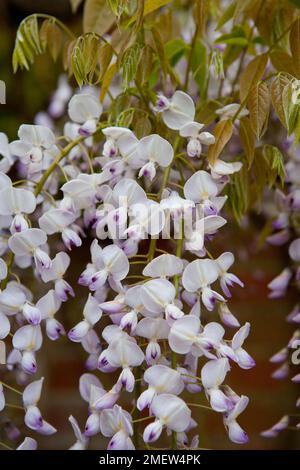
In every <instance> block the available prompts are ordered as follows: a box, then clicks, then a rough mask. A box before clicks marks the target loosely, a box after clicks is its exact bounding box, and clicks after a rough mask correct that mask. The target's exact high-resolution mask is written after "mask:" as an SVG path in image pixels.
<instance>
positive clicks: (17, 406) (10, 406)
mask: <svg viewBox="0 0 300 470" xmlns="http://www.w3.org/2000/svg"><path fill="white" fill-rule="evenodd" d="M5 407H6V408H14V409H16V410H22V411H24V410H25V408H24V407H23V406H20V405H13V404H12V403H5Z"/></svg>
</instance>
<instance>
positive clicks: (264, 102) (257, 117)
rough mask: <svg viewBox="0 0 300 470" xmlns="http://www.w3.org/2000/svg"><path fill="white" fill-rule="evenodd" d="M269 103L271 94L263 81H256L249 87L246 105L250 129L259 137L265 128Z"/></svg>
mask: <svg viewBox="0 0 300 470" xmlns="http://www.w3.org/2000/svg"><path fill="white" fill-rule="evenodd" d="M270 105H271V96H270V90H269V87H268V85H267V84H266V83H265V82H257V83H256V84H255V85H253V87H252V88H251V89H250V92H249V96H248V101H247V106H248V109H249V112H250V122H251V126H252V129H253V131H254V133H255V135H256V137H257V139H259V138H260V137H261V135H262V133H263V131H264V129H265V124H266V122H267V120H268V116H269V112H270Z"/></svg>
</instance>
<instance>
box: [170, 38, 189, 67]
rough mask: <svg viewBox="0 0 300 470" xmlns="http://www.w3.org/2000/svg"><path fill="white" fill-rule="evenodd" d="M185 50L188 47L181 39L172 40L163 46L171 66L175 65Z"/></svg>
mask: <svg viewBox="0 0 300 470" xmlns="http://www.w3.org/2000/svg"><path fill="white" fill-rule="evenodd" d="M187 50H188V46H187V44H186V42H185V41H183V40H182V39H172V40H171V41H168V42H167V43H166V44H165V53H166V56H167V58H168V59H169V62H170V64H171V65H172V66H174V65H176V64H177V62H178V61H179V60H180V59H181V57H182V56H183V55H184V53H185V52H186V51H187Z"/></svg>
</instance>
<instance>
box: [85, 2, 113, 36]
mask: <svg viewBox="0 0 300 470" xmlns="http://www.w3.org/2000/svg"><path fill="white" fill-rule="evenodd" d="M115 19H116V18H115V15H114V14H113V12H112V11H111V10H110V9H109V8H107V4H106V1H105V0H86V2H85V4H84V10H83V31H84V33H89V32H93V33H97V34H99V35H100V36H103V34H105V33H106V32H107V31H108V30H109V29H110V28H111V27H112V25H113V24H114V22H115Z"/></svg>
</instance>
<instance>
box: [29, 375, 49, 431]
mask: <svg viewBox="0 0 300 470" xmlns="http://www.w3.org/2000/svg"><path fill="white" fill-rule="evenodd" d="M43 381H44V378H43V377H42V378H41V379H40V380H36V381H34V382H31V383H30V384H29V385H27V387H26V388H25V390H24V392H23V403H24V407H25V410H26V413H25V424H26V426H28V427H29V428H30V429H33V430H34V431H37V432H38V433H39V434H45V435H50V434H54V433H55V432H56V429H55V428H54V427H53V426H52V425H51V424H49V423H48V422H47V421H45V420H44V419H43V418H42V415H41V412H40V410H39V408H38V407H37V404H38V402H39V400H40V398H41V392H42V386H43Z"/></svg>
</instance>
